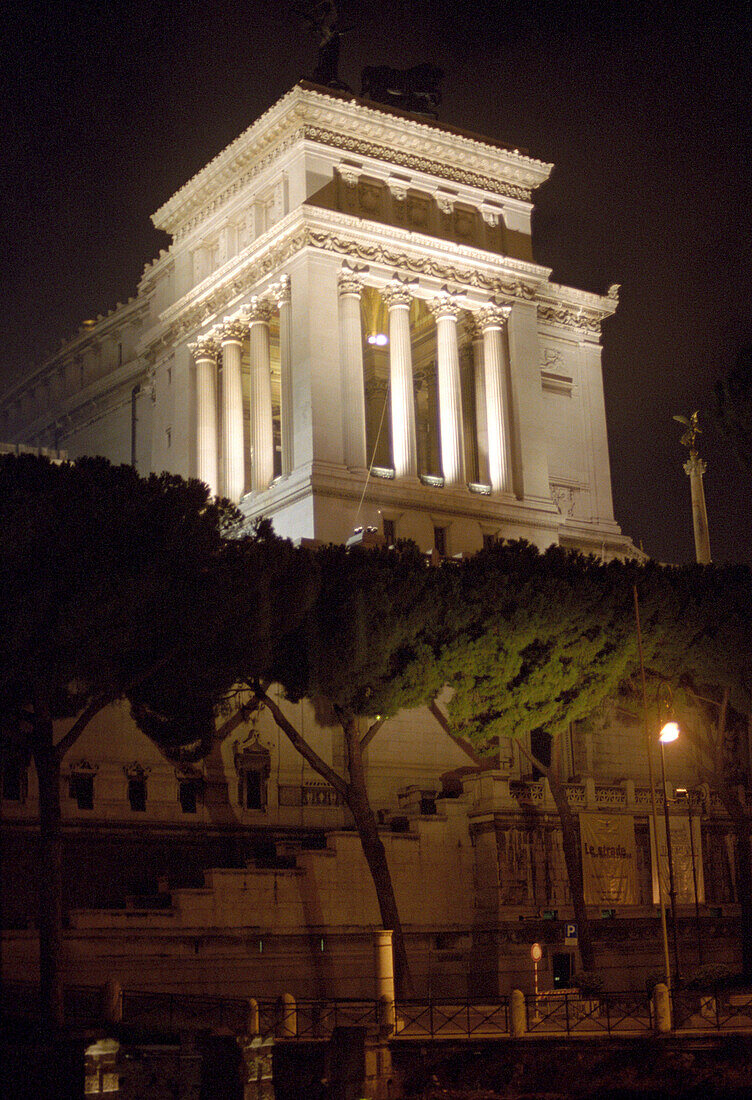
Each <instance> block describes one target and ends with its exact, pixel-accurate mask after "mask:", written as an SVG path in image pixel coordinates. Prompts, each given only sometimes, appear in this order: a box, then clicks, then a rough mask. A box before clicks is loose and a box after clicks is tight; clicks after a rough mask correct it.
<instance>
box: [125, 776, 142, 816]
mask: <svg viewBox="0 0 752 1100" xmlns="http://www.w3.org/2000/svg"><path fill="white" fill-rule="evenodd" d="M128 801H129V802H130V804H131V809H132V810H133V812H134V813H139V814H143V813H146V780H145V779H129V780H128Z"/></svg>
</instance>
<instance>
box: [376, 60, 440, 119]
mask: <svg viewBox="0 0 752 1100" xmlns="http://www.w3.org/2000/svg"><path fill="white" fill-rule="evenodd" d="M443 79H444V73H443V71H442V70H441V69H439V68H438V67H437V66H436V65H430V64H428V63H425V64H423V65H413V67H412V68H411V69H392V68H390V67H389V66H388V65H369V66H368V67H367V68H365V69H363V72H362V73H361V77H360V81H361V86H360V94H361V95H362V96H366V97H367V98H368V99H372V100H373V101H374V103H384V104H386V106H388V107H397V108H399V110H401V111H410V112H411V113H412V114H418V115H428V116H429V117H430V118H438V114H439V104H440V103H441V81H442V80H443Z"/></svg>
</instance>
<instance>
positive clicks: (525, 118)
mask: <svg viewBox="0 0 752 1100" xmlns="http://www.w3.org/2000/svg"><path fill="white" fill-rule="evenodd" d="M340 11H341V16H342V19H341V23H342V25H343V26H344V27H350V28H351V29H349V31H348V33H347V34H346V36H345V40H344V42H343V47H342V63H341V65H340V76H341V77H342V79H343V80H345V81H346V82H347V83H348V84H349V85H350V86H351V87H352V88H353V90H354V91H358V90H359V87H360V71H361V69H362V68H363V67H364V66H365V65H373V64H390V65H393V66H395V67H407V66H409V65H414V64H417V63H420V62H423V61H430V62H433V63H434V64H437V65H439V66H441V68H442V69H443V70H444V71H445V74H446V75H445V80H444V100H443V103H442V107H441V111H440V120H441V121H443V122H447V123H451V124H454V125H456V126H461V127H463V128H465V129H469V130H475V131H478V132H481V133H486V134H488V135H490V136H492V137H494V138H497V139H500V140H503V141H508V142H510V143H512V144H513V145H514V146H517V147H521V148H525V149H527V150H528V151H529V152H530V154H531V155H533V156H536V157H539V158H541V159H542V160H546V161H553V162H554V163H555V164H556V168H555V170H554V173H553V175H552V177H551V179H550V180H549V181H548V183H546V184H545V185H544V187H543V188H541V189H540V191H539V192H538V194H537V196H536V202H537V214H536V216H535V220H534V223H533V227H534V245H535V254H536V259H537V261H538V262H539V263H542V264H545V265H548V266H550V267H552V268H553V275H552V277H553V278H554V279H555V280H556V281H558V282H562V283H567V284H571V285H574V286H579V287H582V288H584V289H586V290H593V291H598V292H604V291H605V290H606V288H607V287H608V286H609V285H610V284H611V283H620V284H621V288H622V289H621V305H620V307H619V310H618V313H617V314H616V316H615V317H614V318H612V319H611V320H609V321H608V322H607V323H606V325H605V326H604V338H603V345H604V353H603V366H604V377H605V388H606V408H607V414H608V422H609V438H610V447H611V463H612V477H613V486H614V501H615V510H616V517H617V520H618V522H619V523H620V524H621V526H622V528H623V529H624V530H625V531H626V533H627V534H629V535H631V536H632V537H633V538H634V539H635V541H637V542H639V540H642V541H643V543H644V547H645V549H646V550H647V551H648V552H649V553H651V554H653V555H654V556H656V557H657V558H659V559H661V560H664V561H689V560H692V558H693V554H694V548H693V541H692V528H691V513H690V507H689V483H688V479H687V478H686V476H685V474H684V472H683V470H682V462H683V457H684V452H683V450H682V448H680V446H679V443H678V437H679V434H680V430H679V427H678V425H676V424H675V423H674V422H673V421H672V419H671V416H672V414H673V413H688V412H690V411H691V410H692V409H694V408H697V407H699V408H701V409H703V408H706V407H709V405H710V402H711V394H712V386H713V383H714V381H715V380H716V378H718V377H720V376H722V375H723V374H725V373H726V372H727V371H728V369H729V368H730V367H731V366H732V364H733V362H734V360H735V357H736V353H737V351H738V350H739V348H740V347H742V346H743V345H744V344H745V343H752V174H751V173H750V159H751V158H750V154H749V148H750V138H751V137H752V124H751V112H750V91H751V87H750V85H751V83H752V82H751V80H750V76H751V72H752V61H751V60H750V45H751V44H752V15H751V14H750V5H749V4H748V3H747V4H744V5H739V4H737V5H731V4H727V5H724V4H723V3H720V4H706V5H705V6H704V7H703V6H698V5H692V6H689V5H685V4H660V3H652V4H642V3H639V2H637V0H634V2H632V3H625V4H608V3H606V2H604V3H601V4H591V3H583V4H580V5H577V4H563V3H556V2H553V0H552V2H547V3H535V2H533V0H527V2H524V3H522V2H520V3H517V2H510V3H498V4H488V3H486V4H483V3H479V4H470V3H468V4H465V3H461V4H460V3H448V2H445V0H444V2H437V0H432V2H429V0H401V2H400V0H388V2H385V3H378V2H376V0H360V2H359V0H341V4H340ZM0 33H2V34H3V35H4V36H5V37H6V43H5V45H6V50H5V54H6V61H5V63H4V65H3V66H2V67H1V68H2V75H1V76H0V80H2V82H3V84H4V85H5V87H3V88H1V89H0V90H1V91H3V92H4V96H3V102H4V105H5V108H6V109H5V111H4V112H3V115H2V117H3V124H2V125H3V131H4V132H3V133H2V135H0V136H2V146H1V151H0V199H1V200H2V216H3V228H4V232H3V239H2V241H1V242H0V243H1V244H2V255H3V264H2V271H3V294H2V298H1V299H0V302H1V305H0V309H1V310H2V330H1V335H2V339H0V388H4V387H5V385H6V384H7V383H9V382H10V381H11V380H12V379H13V377H14V376H15V374H16V372H18V371H19V370H22V369H26V368H28V367H29V366H32V365H34V364H37V363H39V362H41V361H42V360H43V359H44V358H45V356H46V355H48V354H49V353H50V352H52V351H54V350H56V348H57V347H58V345H59V342H60V339H61V338H62V337H63V336H67V335H70V334H71V333H72V332H73V331H75V329H76V328H77V327H78V324H79V322H80V321H82V320H83V319H85V318H87V317H92V316H96V315H97V314H98V313H103V312H106V311H107V310H108V309H110V308H111V307H112V306H114V305H115V303H116V302H118V301H124V300H126V299H127V298H128V297H129V296H130V295H132V294H134V293H135V288H136V284H137V281H138V278H139V276H140V274H141V272H142V270H143V266H144V264H145V263H146V262H147V261H150V260H151V259H152V258H153V257H154V256H155V255H156V254H157V253H158V251H159V249H160V248H162V247H165V245H166V244H167V239H166V237H165V236H164V235H163V234H160V233H158V232H157V231H156V230H154V229H153V228H152V226H151V223H150V221H149V215H150V214H151V213H152V212H153V211H154V210H156V209H157V208H158V207H159V206H160V205H161V204H162V203H163V202H164V201H165V200H166V199H167V198H168V197H169V196H170V195H172V194H173V193H174V192H175V191H176V190H177V188H178V187H180V186H181V185H182V184H183V183H184V182H186V180H188V179H189V178H190V177H191V176H192V175H193V174H194V173H195V172H197V171H198V170H199V169H200V168H201V167H202V166H203V165H204V164H205V163H206V162H207V161H208V160H209V159H210V158H211V157H212V156H214V155H215V154H216V153H218V152H219V151H220V150H221V149H222V148H223V147H224V146H225V145H227V144H228V143H229V142H230V141H231V140H232V139H233V138H235V137H236V136H237V135H238V134H239V133H240V132H241V131H242V130H243V129H245V128H246V127H247V126H248V125H250V124H251V123H252V122H253V120H254V119H255V118H256V117H257V116H258V115H259V114H260V113H261V112H262V111H264V110H265V109H266V108H267V107H269V106H270V105H271V104H272V103H273V102H274V101H275V100H276V99H278V98H279V97H280V96H281V95H283V94H284V93H285V92H286V91H287V90H288V89H289V88H290V87H291V86H292V85H293V84H294V83H295V82H296V81H297V80H298V79H300V78H301V77H308V76H310V75H311V73H312V71H313V68H314V66H315V60H316V49H315V42H314V39H313V37H312V35H311V34H310V33H307V32H306V30H305V29H304V26H303V24H302V23H301V21H300V20H299V19H298V18H296V17H295V15H294V14H293V12H292V5H291V4H290V3H279V4H266V3H263V4H262V3H257V2H252V0H245V2H243V0H236V2H229V0H214V2H213V3H198V2H197V0H163V2H162V3H159V2H158V0H151V2H148V3H147V2H144V0H131V2H125V0H109V3H105V2H101V3H97V4H95V3H90V2H88V0H77V2H74V3H71V2H64V0H58V2H54V0H48V2H47V3H41V2H36V0H25V2H23V3H17V2H16V0H10V3H9V4H6V6H5V8H4V24H3V29H2V31H0ZM706 429H707V432H706V434H705V435H704V436H703V439H702V446H701V454H703V456H704V457H705V458H706V459H707V461H708V472H707V475H706V478H705V484H706V494H707V504H708V514H709V521H710V532H711V546H712V549H713V556H714V559H715V560H716V561H726V560H746V561H749V560H750V557H752V537H751V536H752V484H750V478H749V475H745V474H744V473H743V471H742V470H741V468H740V467H738V466H737V465H736V463H735V460H734V457H733V455H732V453H731V450H730V447H729V446H728V445H727V444H726V442H725V441H724V440H723V439H722V438H721V437H720V436H719V435H718V433H717V432H716V431H715V430H714V429H713V427H712V424H711V423H710V420H709V417H706Z"/></svg>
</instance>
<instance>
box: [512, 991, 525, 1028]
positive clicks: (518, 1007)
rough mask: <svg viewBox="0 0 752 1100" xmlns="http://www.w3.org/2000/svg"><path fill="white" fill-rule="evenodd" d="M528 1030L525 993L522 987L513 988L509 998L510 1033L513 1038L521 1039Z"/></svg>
mask: <svg viewBox="0 0 752 1100" xmlns="http://www.w3.org/2000/svg"><path fill="white" fill-rule="evenodd" d="M526 1031H527V1011H526V1008H525V994H524V993H523V992H522V990H521V989H513V990H512V993H511V996H510V998H509V1034H510V1035H511V1037H512V1038H513V1039H519V1038H521V1037H522V1036H523V1035H524V1034H525V1032H526Z"/></svg>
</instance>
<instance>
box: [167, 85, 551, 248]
mask: <svg viewBox="0 0 752 1100" xmlns="http://www.w3.org/2000/svg"><path fill="white" fill-rule="evenodd" d="M303 141H311V142H314V143H316V144H319V145H324V146H327V147H330V148H334V149H338V150H345V151H347V152H352V153H358V154H360V155H362V156H367V157H373V158H375V159H378V160H383V161H386V162H387V163H391V164H394V165H396V166H399V167H403V168H413V169H415V170H418V171H422V172H426V173H427V174H430V175H432V176H436V177H438V178H440V179H446V180H451V181H454V182H457V183H465V184H467V185H469V186H473V187H478V188H479V189H482V190H484V191H488V192H491V193H493V194H498V195H503V196H508V197H510V198H515V199H521V200H524V201H529V200H530V195H531V192H532V191H533V190H534V189H535V188H536V187H538V186H539V185H540V184H541V183H543V182H544V180H546V179H547V178H548V176H549V174H550V171H551V167H552V166H551V165H550V164H546V163H544V162H542V161H539V160H535V159H534V158H532V157H528V156H525V155H524V154H522V153H520V152H519V151H517V150H511V149H506V148H503V147H500V146H497V145H493V144H492V143H490V142H485V141H483V140H482V139H480V138H476V137H471V136H469V135H464V134H462V133H458V132H456V131H451V130H449V129H443V128H442V127H441V126H440V125H438V124H434V123H428V122H422V121H418V120H417V119H413V118H409V117H405V116H403V115H401V114H395V113H393V112H390V111H389V110H388V109H380V108H379V107H377V106H375V105H372V104H370V103H368V104H366V103H365V102H364V101H362V100H358V99H357V98H355V97H346V98H343V97H339V96H337V95H336V94H330V93H327V92H325V91H324V90H317V89H314V88H312V87H311V86H306V85H301V84H298V85H296V86H295V87H294V88H293V89H292V90H291V91H290V92H288V93H287V94H286V95H285V96H283V97H282V99H280V100H278V101H277V103H275V104H274V105H273V106H272V107H270V108H269V110H268V111H266V113H265V114H263V115H262V116H261V117H260V118H259V119H257V121H256V122H254V123H253V124H252V125H251V126H250V127H249V128H248V129H247V130H245V131H244V132H243V133H242V134H240V136H239V137H237V138H236V139H235V141H233V142H232V143H231V144H230V145H228V146H227V148H226V149H224V150H223V151H222V152H221V153H219V154H218V155H217V156H216V157H214V158H213V160H211V161H210V162H209V163H208V164H207V165H206V166H205V167H204V168H202V169H201V171H200V172H198V173H197V174H196V175H195V176H194V177H193V178H192V179H190V180H189V181H188V182H187V183H186V184H184V185H183V187H181V188H180V189H179V190H178V191H177V192H176V193H175V194H174V195H173V196H172V198H170V199H168V201H167V202H166V203H164V204H163V205H162V206H161V207H160V208H159V209H158V210H157V211H156V212H155V213H154V214H153V215H152V221H153V223H154V225H155V226H156V227H157V228H158V229H163V230H165V231H166V232H168V233H172V234H173V236H174V237H175V238H176V239H179V238H180V237H182V236H184V235H185V233H187V232H189V231H190V229H192V228H193V227H194V226H195V225H196V224H198V222H199V221H201V220H203V219H204V218H205V217H207V216H208V215H209V214H211V213H212V212H213V211H214V210H216V209H218V207H219V206H221V205H223V204H224V203H225V202H226V201H227V200H228V199H229V198H231V197H232V195H234V194H236V193H237V192H238V191H239V190H240V189H242V188H243V187H244V186H245V185H246V184H247V183H248V182H249V181H250V180H251V179H253V178H254V176H257V175H258V174H259V173H260V172H262V171H263V170H264V169H265V168H266V167H268V166H269V164H271V163H272V162H273V160H274V159H275V158H276V157H278V156H280V155H281V154H282V153H283V152H284V151H285V150H286V149H288V148H290V146H291V145H293V144H295V143H297V142H303Z"/></svg>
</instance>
